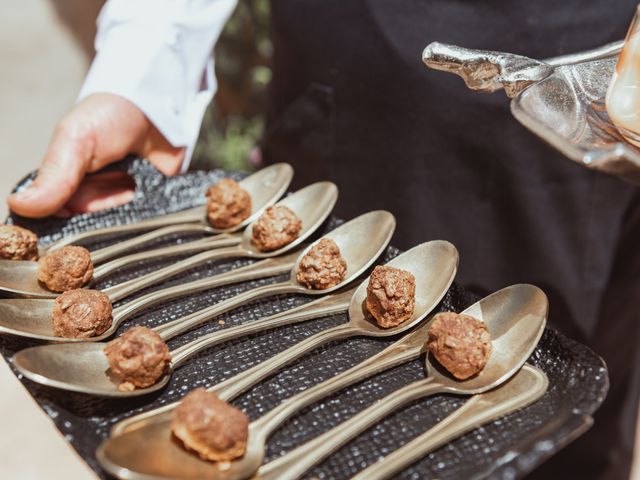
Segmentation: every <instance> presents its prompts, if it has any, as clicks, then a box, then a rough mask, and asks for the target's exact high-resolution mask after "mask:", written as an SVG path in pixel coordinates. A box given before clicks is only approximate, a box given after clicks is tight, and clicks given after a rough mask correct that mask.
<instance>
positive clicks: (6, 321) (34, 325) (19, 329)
mask: <svg viewBox="0 0 640 480" xmlns="http://www.w3.org/2000/svg"><path fill="white" fill-rule="evenodd" d="M337 195H338V190H337V188H336V186H335V185H334V184H333V183H330V182H318V183H314V184H312V185H309V186H307V187H305V188H302V189H300V190H298V191H297V192H295V193H293V194H291V195H289V196H288V197H286V198H284V199H283V200H281V201H280V202H278V204H279V205H285V206H287V207H289V208H290V209H291V210H293V211H294V212H295V213H296V214H297V215H298V217H299V218H300V219H301V220H302V230H301V231H300V235H299V236H298V238H296V239H295V240H294V241H293V242H291V243H289V244H288V245H285V246H284V247H282V248H280V249H278V250H274V251H271V252H261V251H259V250H258V249H257V248H255V247H254V246H253V244H252V243H251V225H249V227H248V228H247V229H246V230H245V233H244V236H243V238H242V243H240V245H238V246H233V247H228V248H219V249H216V250H212V251H208V252H202V253H200V254H198V255H194V256H192V257H189V258H187V259H185V260H182V261H180V262H177V263H175V264H173V265H170V266H168V267H164V268H161V269H159V270H156V271H153V272H150V273H148V274H146V275H143V276H142V277H138V278H134V279H133V280H129V281H127V282H123V283H120V284H118V285H114V286H112V287H109V288H106V289H104V290H103V292H104V293H106V294H107V295H108V297H109V298H110V300H111V301H112V302H113V303H115V302H117V301H119V300H122V299H123V298H126V297H127V296H128V295H131V294H132V293H135V292H138V291H140V290H142V289H144V288H147V287H150V286H153V285H156V284H158V283H161V282H163V281H165V280H166V279H167V278H169V277H172V276H175V275H177V274H179V273H182V272H184V271H187V270H189V269H191V268H194V267H198V266H200V265H202V263H203V262H207V261H212V260H221V259H225V258H233V257H248V258H256V259H258V258H274V257H277V256H280V255H283V254H285V253H287V252H289V251H290V250H292V249H294V248H295V247H296V246H298V245H300V243H301V242H303V241H304V240H305V239H307V238H308V237H309V236H311V235H312V234H313V232H314V231H315V230H316V229H317V228H318V227H320V225H322V223H323V222H324V220H325V219H326V218H327V217H328V216H329V214H330V213H331V210H332V209H333V206H334V205H335V202H336V199H337ZM27 300H31V302H28V301H27ZM49 302H50V303H49V304H48V305H49V306H50V309H49V310H48V312H49V313H48V314H45V313H46V312H43V311H42V310H43V309H44V310H46V308H45V307H44V306H45V305H47V304H46V303H44V302H41V303H39V304H38V303H36V302H35V301H34V300H33V299H11V300H6V299H5V300H0V312H1V311H2V309H3V306H4V305H7V308H6V309H5V312H6V313H5V314H4V315H0V331H5V332H6V333H11V334H13V335H18V336H22V337H27V338H38V339H46V340H51V341H57V342H60V341H73V340H70V339H63V338H60V337H53V335H51V338H44V337H43V332H46V331H51V330H50V329H51V315H50V312H51V308H53V300H50V301H49ZM36 305H40V306H41V308H40V309H37V310H35V311H31V312H30V311H27V310H24V309H23V308H20V307H22V306H28V307H35V306H36ZM16 306H19V307H18V308H16ZM47 329H49V330H47ZM85 341H86V339H85Z"/></svg>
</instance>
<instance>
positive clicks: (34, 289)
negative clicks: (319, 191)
mask: <svg viewBox="0 0 640 480" xmlns="http://www.w3.org/2000/svg"><path fill="white" fill-rule="evenodd" d="M292 177H293V168H292V167H291V165H289V164H287V163H276V164H274V165H271V166H269V167H265V168H263V169H261V170H259V171H257V172H255V173H253V174H251V175H249V176H247V177H245V178H244V179H242V180H240V181H239V182H238V183H239V184H240V186H241V187H242V188H244V189H245V190H246V191H247V192H249V195H250V196H251V215H250V216H249V217H248V218H246V219H245V220H243V221H242V222H241V223H240V224H238V225H235V226H234V227H231V228H227V229H218V228H215V227H213V226H211V225H209V223H208V222H207V218H206V207H205V206H199V207H195V208H193V209H189V210H186V211H183V212H177V213H175V214H169V215H165V216H161V217H155V218H152V219H150V220H144V221H140V222H133V223H130V224H125V225H119V226H116V227H109V228H105V229H97V230H91V231H88V232H83V233H80V234H77V235H69V236H67V237H65V238H63V239H62V240H59V241H57V242H54V243H52V244H50V245H49V246H47V247H42V246H40V247H39V254H40V256H44V255H47V254H48V253H51V252H53V251H55V250H58V249H60V248H62V247H63V246H66V245H70V244H72V243H76V242H77V241H79V240H85V241H86V240H90V239H94V238H99V237H101V236H104V235H111V234H114V233H117V232H119V231H121V232H123V233H124V232H135V231H144V230H150V229H153V228H156V227H163V226H166V228H159V229H158V230H155V231H153V232H150V233H147V234H145V235H141V236H138V237H134V238H131V239H128V240H124V241H122V242H118V243H116V244H114V245H111V246H108V247H105V248H102V249H99V250H94V251H92V252H91V258H92V260H93V262H94V264H99V263H102V262H104V261H105V260H108V259H111V258H114V257H116V256H117V255H119V254H121V253H125V252H128V251H130V250H131V248H133V247H135V246H139V245H143V244H144V243H147V242H149V241H151V240H154V239H157V238H160V237H163V236H165V235H167V234H169V233H180V232H181V231H184V232H185V233H186V232H190V231H197V232H201V233H205V234H228V233H232V232H238V231H240V230H242V229H244V228H245V227H246V226H247V225H249V224H251V223H252V222H254V221H255V220H256V219H257V218H258V217H259V216H260V215H262V213H263V212H264V210H265V209H266V208H267V207H269V206H271V205H273V204H274V203H275V202H276V201H277V200H278V199H279V198H280V197H281V196H282V195H283V194H284V192H285V191H286V189H287V187H288V186H289V184H290V183H291V179H292ZM163 220H164V222H163ZM145 225H148V227H145ZM136 226H137V228H136ZM191 243H193V244H194V245H195V244H197V243H200V244H202V245H204V246H203V247H201V248H200V247H198V248H199V249H200V250H203V249H205V248H206V243H204V242H200V241H195V242H191ZM194 251H197V250H194ZM150 253H151V252H150ZM150 258H156V257H150ZM136 261H140V259H139V258H138V259H136ZM37 271H38V262H34V261H28V260H2V261H0V292H6V293H10V294H12V295H18V296H23V297H34V298H55V297H56V296H58V295H59V294H58V293H55V292H51V291H50V290H47V289H46V288H44V287H43V286H42V285H41V284H40V282H38V280H37V278H36V273H37Z"/></svg>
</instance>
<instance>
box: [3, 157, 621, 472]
mask: <svg viewBox="0 0 640 480" xmlns="http://www.w3.org/2000/svg"><path fill="white" fill-rule="evenodd" d="M120 168H125V169H127V170H128V172H129V173H130V175H131V176H132V177H133V178H134V179H135V181H136V184H137V193H136V196H135V198H134V200H133V201H132V202H131V203H130V204H128V205H126V206H123V207H120V208H116V209H112V210H107V211H104V212H100V213H96V214H91V215H79V216H76V217H73V218H71V219H68V220H61V219H47V220H44V221H42V220H39V221H32V220H27V219H23V218H17V217H12V218H10V219H9V221H10V222H11V221H13V222H15V223H18V224H20V225H23V226H25V227H27V228H30V229H32V230H34V231H35V232H37V233H38V234H39V235H40V236H41V239H42V241H43V242H51V241H54V240H56V239H58V238H60V237H61V236H63V235H65V234H69V233H72V232H77V231H84V230H88V229H94V228H98V227H102V226H106V225H113V224H120V223H124V222H130V221H132V220H137V219H142V218H148V217H151V216H155V215H160V214H163V213H169V212H173V211H178V210H182V209H185V208H188V207H191V206H194V205H197V204H202V203H204V196H203V193H204V191H205V189H206V188H207V186H208V185H210V184H211V183H214V182H215V181H217V180H219V179H220V178H221V177H223V176H231V177H234V178H239V177H241V175H240V174H237V173H228V172H222V171H212V172H191V173H188V174H186V175H183V176H177V177H172V178H165V177H163V176H162V175H161V174H160V173H159V172H158V171H156V170H155V169H154V168H153V167H152V166H151V165H150V164H148V163H147V162H146V161H144V160H141V159H133V160H129V161H127V162H123V163H122V164H121V165H120ZM30 179H31V177H29V178H27V179H25V180H24V181H23V182H21V185H25V184H26V183H28V182H29V181H30ZM338 201H339V200H338ZM363 213H364V212H363ZM337 223H338V221H337V220H335V219H332V220H330V221H329V222H327V225H325V226H324V227H323V228H324V229H325V230H327V229H331V228H333V227H334V226H335V225H336V224H337ZM182 240H184V239H181V238H169V239H167V240H165V242H176V241H182ZM426 240H429V239H425V241H426ZM113 241H114V239H111V240H107V241H102V242H101V243H100V244H98V243H95V244H92V245H89V246H90V247H91V248H94V247H97V246H100V245H106V244H108V243H112V242H113ZM397 253H398V252H397V250H395V249H393V248H389V249H388V251H387V252H386V253H385V255H384V256H383V257H384V258H381V259H380V261H385V260H387V259H390V258H392V257H393V256H394V255H396V254H397ZM463 261H464V260H463ZM248 262H249V261H248V260H232V261H224V262H217V263H210V264H203V265H201V266H200V267H198V268H196V269H193V270H192V271H189V272H186V273H184V274H183V275H181V276H180V277H177V278H174V279H171V280H169V281H167V282H165V283H163V284H162V285H157V286H155V287H153V288H152V289H149V290H147V291H150V290H153V289H159V288H162V287H166V286H168V285H171V284H175V283H178V282H183V281H187V280H193V279H195V278H201V277H203V276H208V275H210V274H213V273H216V272H220V271H224V270H228V269H230V268H235V267H237V266H240V265H244V264H246V263H248ZM165 263H166V262H155V263H148V264H144V265H142V266H140V267H136V268H135V269H129V270H123V271H120V272H118V273H117V274H114V275H113V276H111V277H110V278H108V279H106V280H105V281H104V282H102V283H101V284H100V285H98V287H99V288H100V287H106V286H108V285H111V284H114V283H119V282H121V281H123V280H125V279H128V278H132V277H135V276H138V275H140V274H143V273H145V272H147V271H151V270H154V269H157V268H159V266H162V265H164V264H165ZM277 280H281V279H280V278H271V279H265V280H260V281H253V282H246V283H243V284H239V285H233V286H229V287H223V288H218V289H215V290H211V291H208V292H204V293H200V294H194V295H191V296H188V297H185V298H182V299H179V300H174V301H171V302H169V303H167V304H164V305H160V306H158V307H156V308H153V309H150V310H148V311H146V312H143V313H142V314H140V315H139V316H138V317H136V318H134V319H132V320H130V321H129V322H126V323H125V325H123V326H122V327H121V329H120V331H119V332H118V333H122V331H123V330H124V329H126V328H127V327H129V326H132V325H134V324H135V325H147V326H155V325H159V324H162V323H163V322H166V321H169V320H171V319H175V318H178V317H180V316H182V315H185V314H188V313H191V312H193V311H196V310H198V309H201V308H203V307H205V306H208V305H210V304H212V303H215V302H218V301H220V300H223V299H226V298H229V297H231V296H234V295H236V294H237V293H239V292H242V291H245V290H247V289H250V288H254V287H256V286H258V285H263V284H266V283H271V282H274V281H277ZM145 293H146V291H145ZM475 300H476V298H475V297H474V296H473V295H472V294H470V293H469V292H466V291H465V290H464V289H462V288H461V287H459V286H457V285H454V286H453V287H452V288H451V290H450V291H449V292H448V293H447V295H446V297H445V299H444V300H443V301H442V303H441V305H440V307H439V309H441V310H445V309H453V310H461V309H463V308H465V307H466V306H467V305H469V304H470V303H472V302H473V301H475ZM307 301H309V299H308V298H305V297H303V296H293V295H291V296H278V297H274V298H269V299H265V300H261V301H258V302H254V303H251V304H249V305H246V306H244V307H242V308H238V309H236V310H234V311H232V312H230V313H228V314H226V315H224V316H223V317H222V318H223V320H224V324H222V322H218V321H212V322H210V323H209V324H206V325H204V326H202V327H200V328H198V329H196V330H193V331H191V332H188V333H186V334H184V335H182V336H180V337H178V338H176V339H174V340H172V341H170V342H169V346H170V347H171V348H175V347H177V346H179V345H182V344H184V343H185V342H188V341H190V340H193V339H195V338H197V337H198V336H200V335H202V334H204V333H208V332H212V331H215V330H219V329H222V328H228V327H230V326H233V325H237V324H241V323H245V322H251V321H253V320H256V319H258V318H261V317H263V316H266V315H270V314H273V313H276V312H281V311H283V310H287V309H289V308H292V307H294V306H297V305H301V304H303V303H304V302H307ZM551 312H553V306H551ZM344 321H346V315H336V316H332V317H328V318H322V319H318V320H312V321H309V322H306V323H302V324H299V325H294V326H289V327H284V328H280V329H276V330H273V331H268V332H264V333H262V334H259V335H254V336H251V337H248V338H244V339H240V340H237V341H232V342H229V343H226V344H224V345H220V346H218V347H214V348H212V349H210V350H207V351H204V352H202V353H201V354H200V355H198V356H197V357H196V358H194V359H192V360H190V361H189V362H187V363H186V364H185V365H184V366H182V367H180V368H179V369H178V370H177V371H176V372H175V373H174V375H173V377H172V379H171V381H170V383H169V385H168V386H167V387H166V388H165V389H163V390H162V391H160V392H157V393H156V394H154V395H150V396H147V397H144V398H135V399H126V400H113V399H99V398H93V397H90V396H87V395H81V394H72V393H67V392H62V391H57V390H53V389H47V388H44V387H41V386H39V385H36V384H33V383H31V382H29V381H28V380H26V379H24V378H21V380H22V381H23V382H24V384H25V386H26V388H27V389H28V390H29V392H30V393H31V395H33V397H34V398H35V399H36V401H37V402H38V403H39V405H40V406H41V407H42V408H43V409H44V411H45V412H46V413H47V414H48V415H49V416H50V417H51V419H52V420H53V422H54V423H55V425H56V426H57V428H58V429H59V430H60V431H61V432H62V433H63V434H64V436H65V438H66V439H67V440H68V441H69V443H70V444H71V445H72V446H73V447H74V448H75V449H76V450H77V451H78V453H79V454H80V455H81V456H82V458H84V459H85V461H86V462H87V463H88V464H89V465H90V466H91V468H93V469H94V470H95V471H96V472H97V474H98V475H100V476H101V477H103V478H106V477H107V475H106V474H105V472H104V471H103V470H102V469H101V468H100V466H99V465H98V463H97V461H96V459H95V456H94V451H95V449H96V447H97V446H98V445H99V443H100V442H101V441H102V440H104V439H105V438H106V437H107V435H108V432H109V429H110V428H111V426H112V425H113V424H114V423H115V422H117V421H118V420H121V419H123V418H126V417H129V416H131V415H133V414H136V413H140V412H143V411H146V410H149V409H151V408H155V407H159V406H161V405H164V404H167V403H170V402H173V401H175V400H178V399H180V398H181V397H183V396H184V395H185V394H186V393H187V392H188V391H190V390H191V389H193V388H195V387H199V386H205V387H206V386H211V385H214V384H216V383H218V382H220V381H222V380H224V379H226V378H229V377H231V376H232V375H234V374H236V373H238V372H240V371H242V370H245V369H246V368H248V367H251V366H253V365H255V364H257V363H259V362H261V361H264V360H266V359H268V358H269V357H271V356H273V355H275V354H277V353H278V352H280V351H282V350H284V349H285V348H287V347H289V346H291V345H293V344H294V343H296V342H298V341H300V340H302V339H304V338H306V337H308V336H309V335H312V334H314V333H316V332H318V331H320V330H323V329H326V328H328V327H331V326H334V325H337V324H339V323H342V322H344ZM394 340H396V339H395V338H389V339H368V338H355V339H350V340H345V341H340V342H334V343H331V344H328V345H327V346H325V347H323V348H320V349H318V350H316V351H313V352H311V353H309V354H308V355H306V356H305V357H303V358H302V359H301V360H300V361H298V362H296V363H294V364H293V365H291V366H289V367H288V368H286V369H284V370H282V371H281V372H280V373H278V374H277V375H275V376H273V377H272V378H270V379H267V380H265V381H263V382H262V383H260V384H259V385H257V386H256V387H255V388H253V389H251V390H250V391H249V392H247V393H245V394H243V395H242V396H240V397H239V398H238V399H236V400H235V401H234V402H233V403H234V404H235V405H236V406H238V407H239V408H242V409H243V410H244V411H245V412H246V413H247V414H248V415H249V416H250V417H251V418H252V419H255V418H257V417H259V416H260V415H262V414H263V413H265V412H267V411H268V410H270V409H271V408H273V407H275V406H276V405H278V404H279V403H280V402H281V401H282V400H283V399H284V398H287V397H289V396H291V395H293V394H295V393H297V392H299V391H300V390H302V389H305V388H308V387H310V386H312V385H314V384H317V383H318V382H321V381H323V380H325V379H328V378H330V377H332V376H334V375H335V374H337V373H339V372H342V371H344V370H346V369H347V368H349V367H351V366H353V365H355V364H356V363H358V362H360V361H362V360H364V359H365V358H368V357H369V356H371V355H373V354H375V353H377V352H379V351H380V350H381V349H383V348H385V347H386V346H388V345H389V344H391V343H392V342H393V341H394ZM34 344H35V343H34V342H29V341H25V340H21V339H17V338H13V337H9V336H0V352H1V353H2V355H3V356H4V358H5V359H6V360H8V361H10V359H11V356H12V355H13V353H14V352H16V351H17V350H19V349H22V348H25V347H27V346H30V345H34ZM530 362H531V363H532V364H534V365H536V366H538V367H540V368H542V369H543V370H544V371H545V372H546V373H547V375H548V377H549V380H550V385H549V390H548V392H547V393H546V394H545V395H544V396H543V397H542V398H541V399H540V400H539V401H538V402H537V403H535V404H533V405H531V406H529V407H527V408H526V409H524V410H521V411H518V412H515V413H513V414H511V415H509V416H508V417H505V418H502V419H500V420H498V421H495V422H493V423H491V424H489V425H486V426H484V427H481V428H478V429H477V430H475V431H473V432H471V433H469V434H467V435H465V436H464V437H461V438H460V439H458V440H456V441H454V442H452V443H450V444H448V445H447V446H445V447H443V448H441V449H439V450H437V451H435V452H433V453H432V454H431V455H429V456H428V457H426V458H424V459H423V460H422V461H420V462H418V463H416V464H414V465H413V466H412V467H411V468H410V469H408V470H406V471H405V472H403V473H402V474H400V475H399V476H398V478H405V479H409V478H411V479H418V478H420V479H421V478H439V479H460V478H472V477H474V478H505V479H506V478H516V477H522V476H524V475H525V474H526V473H527V472H529V471H531V470H532V469H533V468H535V466H536V465H539V464H540V463H541V462H543V461H544V460H545V459H546V458H548V457H549V456H551V455H552V454H554V453H555V452H557V451H558V450H560V449H561V448H562V447H563V446H564V445H566V444H567V443H568V442H569V441H571V440H572V439H573V438H575V437H576V436H577V435H579V434H580V433H581V432H582V431H584V430H585V429H586V428H588V426H589V425H590V422H591V415H592V414H593V412H594V411H595V410H596V409H597V408H598V406H599V405H600V403H601V402H602V400H603V399H604V396H605V394H606V391H607V386H608V377H607V371H606V368H605V366H604V364H603V362H602V360H601V359H600V358H599V357H598V356H597V355H595V354H594V353H593V352H591V351H590V350H589V349H587V348H586V347H584V346H582V345H580V344H578V343H576V342H574V341H572V340H570V339H568V338H566V337H564V336H562V335H561V334H559V333H557V332H555V331H553V330H551V329H547V331H546V332H545V333H544V336H543V337H542V340H541V342H540V344H539V346H538V348H537V349H536V350H535V352H534V354H533V356H532V357H531V359H530ZM14 372H15V370H14ZM15 373H16V374H17V372H15ZM424 374H425V370H424V366H423V360H420V361H414V362H412V363H408V364H405V365H402V366H399V367H396V368H395V369H393V370H390V371H388V372H386V373H383V374H380V375H378V376H376V377H373V378H371V379H369V380H366V381H363V382H362V383H360V384H357V385H355V386H353V387H351V388H348V389H346V390H344V391H342V392H340V393H338V394H336V395H334V396H332V397H329V398H328V399H326V400H325V401H322V402H319V403H316V404H314V405H313V406H311V407H309V408H307V409H306V410H304V411H303V412H301V413H300V414H298V415H296V416H295V417H293V418H291V419H290V420H289V421H288V422H287V423H286V424H285V425H283V427H282V428H281V429H280V430H278V431H277V432H276V433H275V434H274V435H273V436H272V437H271V439H270V442H269V446H268V450H267V461H269V460H273V459H275V458H277V457H278V456H280V455H282V454H283V453H285V452H287V451H289V450H290V449H292V448H294V447H296V446H297V445H300V444H301V443H303V442H304V441H306V440H308V439H311V438H313V437H314V436H316V435H318V434H320V433H322V432H323V431H326V430H327V429H329V428H331V427H333V426H335V425H337V424H338V423H340V422H341V421H343V420H345V419H347V418H349V417H350V416H352V415H354V414H355V413H356V412H358V411H360V410H362V409H363V408H364V407H366V406H368V405H370V404H371V403H373V402H374V401H375V400H376V399H379V398H381V397H383V396H385V395H387V394H390V393H391V392H393V391H394V390H395V389H397V388H399V387H400V386H402V385H405V384H407V383H409V382H411V381H413V380H416V379H419V378H422V377H423V376H424ZM464 401H465V400H464V398H460V397H455V396H447V395H440V396H436V397H434V398H431V399H427V400H423V401H418V402H415V403H414V404H412V405H410V406H409V407H408V408H405V409H402V411H399V412H397V413H396V414H395V415H393V416H391V417H389V418H387V419H386V420H385V421H383V422H382V423H380V424H379V425H377V426H376V427H374V428H372V429H370V430H369V431H367V432H366V433H364V434H363V435H361V436H360V437H358V438H357V439H355V440H354V441H352V442H351V443H349V444H348V445H346V446H345V447H344V448H342V449H341V450H339V451H338V452H336V453H335V454H334V455H332V456H331V457H330V458H329V459H327V460H326V461H324V462H323V463H321V464H320V465H318V466H317V467H315V468H314V469H313V470H312V471H310V472H308V475H307V477H306V478H320V479H343V478H350V477H351V476H352V475H353V474H355V473H356V472H358V471H359V470H361V469H362V468H364V467H365V466H367V465H369V464H371V463H373V462H375V461H376V460H377V459H379V458H380V457H382V456H384V455H385V454H387V453H389V452H390V451H392V450H394V449H396V448H397V447H399V446H400V445H402V444H404V443H406V442H407V441H409V440H411V439H412V438H414V437H415V436H417V435H418V434H420V433H422V432H423V431H425V430H426V429H428V428H430V427H431V426H432V425H434V424H435V423H436V422H438V421H439V420H441V419H442V418H444V417H445V416H446V415H448V414H449V413H451V412H452V411H453V410H454V409H456V408H457V407H459V406H460V405H462V404H463V403H464Z"/></svg>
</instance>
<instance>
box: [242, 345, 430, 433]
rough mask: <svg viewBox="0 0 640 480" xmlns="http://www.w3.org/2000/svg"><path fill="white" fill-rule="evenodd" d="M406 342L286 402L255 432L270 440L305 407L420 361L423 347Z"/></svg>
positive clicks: (257, 424) (259, 422)
mask: <svg viewBox="0 0 640 480" xmlns="http://www.w3.org/2000/svg"><path fill="white" fill-rule="evenodd" d="M405 338H406V337H405ZM405 338H403V339H401V340H399V341H397V342H395V343H393V344H392V345H391V346H389V347H387V348H385V349H384V350H382V351H381V352H380V353H378V354H376V355H374V356H372V357H370V358H368V359H367V360H364V361H363V362H361V363H359V364H357V365H356V366H354V367H352V368H350V369H349V370H347V371H345V372H343V373H341V374H340V375H337V376H335V377H333V378H330V379H329V380H326V381H324V382H322V383H320V384H318V385H315V386H313V387H311V388H309V389H307V390H305V391H304V392H301V393H299V394H298V395H295V396H293V397H291V398H289V399H287V400H285V401H283V402H282V403H281V404H280V405H279V406H277V407H276V408H274V409H273V410H271V411H270V412H268V413H267V414H265V415H263V416H262V417H260V418H259V419H258V420H256V421H255V422H254V425H255V428H256V429H257V430H259V431H260V435H261V436H262V437H263V438H268V437H269V435H270V434H271V432H273V431H274V430H275V429H276V428H278V426H280V425H281V424H282V423H283V422H284V421H286V420H287V419H288V418H290V417H291V416H292V415H294V414H295V413H296V412H299V411H300V410H302V409H303V408H304V407H306V406H308V405H311V404H312V403H315V402H317V401H318V400H320V399H322V398H325V397H327V396H328V395H330V394H332V393H334V392H337V391H339V390H341V389H343V388H345V387H348V386H349V385H352V384H354V383H358V382H361V381H363V380H365V379H367V378H369V377H372V376H373V375H377V374H378V373H381V372H384V371H385V370H388V369H390V368H393V367H395V366H397V365H402V364H403V363H406V362H409V361H411V360H414V359H416V358H418V357H419V356H420V354H421V352H422V347H423V345H422V343H420V344H415V345H408V344H407V343H406V342H405ZM423 343H424V342H423Z"/></svg>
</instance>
